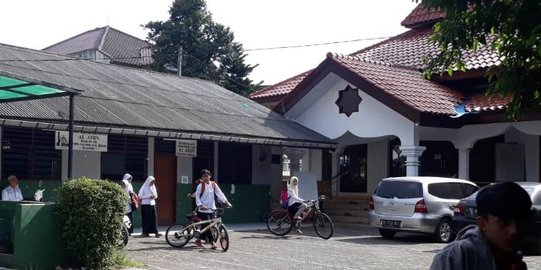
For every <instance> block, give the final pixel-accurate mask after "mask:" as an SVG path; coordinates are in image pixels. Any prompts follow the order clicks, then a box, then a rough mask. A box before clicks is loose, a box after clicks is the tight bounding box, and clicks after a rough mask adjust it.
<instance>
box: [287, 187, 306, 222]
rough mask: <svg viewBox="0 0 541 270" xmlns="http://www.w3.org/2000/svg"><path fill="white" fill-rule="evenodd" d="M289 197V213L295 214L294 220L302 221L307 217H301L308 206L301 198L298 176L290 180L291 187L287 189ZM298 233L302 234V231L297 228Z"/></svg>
mask: <svg viewBox="0 0 541 270" xmlns="http://www.w3.org/2000/svg"><path fill="white" fill-rule="evenodd" d="M287 197H288V198H289V202H288V205H289V207H288V211H289V213H291V214H293V213H294V216H293V219H295V220H302V219H304V218H305V217H304V216H302V217H301V215H302V214H303V213H304V210H305V209H306V208H307V207H308V205H307V204H306V203H305V202H306V201H305V200H304V199H302V198H301V197H299V178H297V177H296V176H293V177H291V179H290V180H289V185H288V187H287ZM297 232H298V233H302V231H301V230H300V229H299V228H297Z"/></svg>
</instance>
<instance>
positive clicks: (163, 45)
mask: <svg viewBox="0 0 541 270" xmlns="http://www.w3.org/2000/svg"><path fill="white" fill-rule="evenodd" d="M169 14H170V17H169V20H167V21H163V22H162V21H155V22H149V23H147V24H146V25H145V26H144V27H145V28H146V29H149V30H150V32H149V34H148V39H149V40H150V41H152V42H153V43H154V45H155V49H154V60H155V63H154V69H155V70H157V71H166V70H167V69H169V68H171V67H175V68H178V67H177V63H178V61H177V59H178V51H179V48H180V47H182V51H183V56H184V57H183V66H182V75H183V76H187V77H197V78H201V79H204V80H210V81H214V82H216V83H218V84H219V85H221V86H223V87H225V88H227V89H229V90H231V91H233V92H235V93H238V94H242V95H245V96H246V95H248V94H249V93H251V92H252V91H253V90H254V89H255V87H256V86H255V85H253V84H252V81H251V80H250V79H248V75H249V74H250V73H251V72H252V70H253V69H254V68H255V67H257V65H255V66H252V65H248V64H246V63H245V62H244V60H245V57H246V54H245V53H244V49H243V47H242V44H240V43H238V42H235V41H234V39H235V37H234V35H233V33H232V32H231V30H230V29H229V27H226V26H223V25H221V24H218V23H215V22H214V21H213V20H212V15H211V13H210V12H209V11H208V10H207V4H206V2H205V0H174V1H173V4H172V6H171V8H170V9H169Z"/></svg>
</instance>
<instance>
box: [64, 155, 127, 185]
mask: <svg viewBox="0 0 541 270" xmlns="http://www.w3.org/2000/svg"><path fill="white" fill-rule="evenodd" d="M72 176H73V178H78V177H83V176H85V177H88V178H93V179H100V178H101V152H88V151H73V175H72ZM67 178H68V150H62V179H67ZM111 180H116V179H111ZM118 180H121V179H118Z"/></svg>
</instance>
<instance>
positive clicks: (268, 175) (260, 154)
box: [252, 145, 282, 200]
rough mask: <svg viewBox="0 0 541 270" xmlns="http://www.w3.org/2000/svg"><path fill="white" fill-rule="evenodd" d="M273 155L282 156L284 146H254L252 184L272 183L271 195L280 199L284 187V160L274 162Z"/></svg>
mask: <svg viewBox="0 0 541 270" xmlns="http://www.w3.org/2000/svg"><path fill="white" fill-rule="evenodd" d="M272 155H280V157H281V156H282V148H281V147H276V146H268V145H264V146H259V145H254V146H253V147H252V184H254V185H270V186H271V196H272V197H273V198H274V199H276V200H277V199H279V196H280V190H281V188H282V162H279V163H277V164H272Z"/></svg>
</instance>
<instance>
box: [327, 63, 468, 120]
mask: <svg viewBox="0 0 541 270" xmlns="http://www.w3.org/2000/svg"><path fill="white" fill-rule="evenodd" d="M327 57H328V58H331V59H332V60H333V61H335V62H337V63H339V64H341V65H343V66H344V67H346V68H348V69H349V70H351V71H353V72H355V73H356V74H357V75H358V76H360V77H362V78H363V79H365V80H367V81H369V82H370V83H372V84H373V85H375V86H377V87H378V88H380V89H381V91H384V92H386V93H388V94H390V95H392V96H393V97H395V98H396V99H398V100H400V101H402V102H404V103H406V104H407V105H409V107H411V108H414V109H416V110H417V111H420V112H427V113H435V114H445V115H454V114H455V113H456V112H455V106H456V105H458V104H459V103H460V102H462V100H463V99H464V97H463V96H462V94H461V93H460V92H458V91H456V90H453V89H450V88H447V87H445V86H443V85H441V84H437V83H435V82H432V81H429V80H425V79H424V78H423V76H422V72H421V71H418V70H416V69H412V68H408V67H400V66H395V65H390V64H388V63H383V62H378V61H373V60H368V59H363V58H360V57H355V56H343V55H338V54H327Z"/></svg>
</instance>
